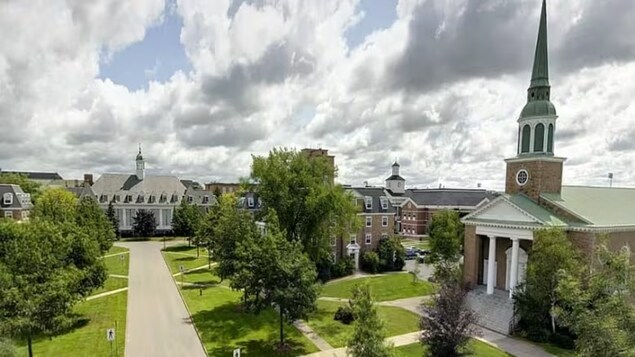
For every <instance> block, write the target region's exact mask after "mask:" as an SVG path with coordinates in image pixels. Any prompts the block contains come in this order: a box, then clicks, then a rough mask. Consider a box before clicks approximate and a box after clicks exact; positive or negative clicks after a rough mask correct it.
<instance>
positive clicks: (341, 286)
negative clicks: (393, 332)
mask: <svg viewBox="0 0 635 357" xmlns="http://www.w3.org/2000/svg"><path fill="white" fill-rule="evenodd" d="M365 283H368V285H369V286H370V289H371V293H372V295H373V298H374V299H375V301H390V300H397V299H403V298H409V297H415V296H422V295H430V294H432V293H434V291H435V287H434V285H433V284H432V283H429V282H427V281H423V280H417V281H416V282H415V283H413V282H412V276H411V275H410V274H403V273H399V274H388V275H383V276H374V277H370V278H359V279H347V280H340V281H335V282H332V283H327V284H325V285H324V286H323V287H322V296H330V297H339V298H350V297H351V289H352V288H353V287H354V286H355V285H357V284H365Z"/></svg>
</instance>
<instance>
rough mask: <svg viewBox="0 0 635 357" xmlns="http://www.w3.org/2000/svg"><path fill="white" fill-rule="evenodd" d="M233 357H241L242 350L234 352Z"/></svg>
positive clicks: (238, 349)
mask: <svg viewBox="0 0 635 357" xmlns="http://www.w3.org/2000/svg"><path fill="white" fill-rule="evenodd" d="M232 357H240V348H237V349H235V350H234V355H233V356H232Z"/></svg>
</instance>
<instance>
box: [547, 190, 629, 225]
mask: <svg viewBox="0 0 635 357" xmlns="http://www.w3.org/2000/svg"><path fill="white" fill-rule="evenodd" d="M540 196H541V197H542V198H544V199H546V200H548V201H550V202H551V203H553V204H554V205H557V206H559V207H561V208H563V209H565V210H566V211H568V212H570V213H571V214H573V215H575V216H578V217H580V219H582V220H584V221H586V222H588V224H590V225H594V226H624V225H626V226H628V225H635V188H611V187H589V186H562V192H561V193H560V194H559V195H558V194H554V193H543V194H541V195H540Z"/></svg>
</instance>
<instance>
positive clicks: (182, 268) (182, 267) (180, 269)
mask: <svg viewBox="0 0 635 357" xmlns="http://www.w3.org/2000/svg"><path fill="white" fill-rule="evenodd" d="M179 271H180V272H181V273H183V272H184V271H185V267H184V266H182V265H179Z"/></svg>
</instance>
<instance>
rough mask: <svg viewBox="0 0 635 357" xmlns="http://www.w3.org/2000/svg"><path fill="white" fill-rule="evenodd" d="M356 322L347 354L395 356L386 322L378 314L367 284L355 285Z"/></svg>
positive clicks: (370, 356)
mask: <svg viewBox="0 0 635 357" xmlns="http://www.w3.org/2000/svg"><path fill="white" fill-rule="evenodd" d="M350 305H351V307H352V309H353V316H354V317H355V322H354V325H353V334H352V335H351V337H350V338H349V340H348V343H347V354H348V355H350V356H352V357H390V356H394V351H393V348H392V346H391V345H389V344H386V343H385V341H384V339H385V338H386V335H385V329H384V322H383V321H382V320H381V318H380V317H379V315H378V314H377V307H375V304H374V303H373V300H372V297H371V294H370V288H369V287H368V285H367V284H365V285H361V286H359V285H358V286H355V287H354V288H353V297H352V299H351V300H350Z"/></svg>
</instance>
